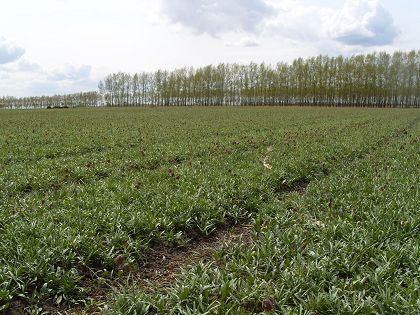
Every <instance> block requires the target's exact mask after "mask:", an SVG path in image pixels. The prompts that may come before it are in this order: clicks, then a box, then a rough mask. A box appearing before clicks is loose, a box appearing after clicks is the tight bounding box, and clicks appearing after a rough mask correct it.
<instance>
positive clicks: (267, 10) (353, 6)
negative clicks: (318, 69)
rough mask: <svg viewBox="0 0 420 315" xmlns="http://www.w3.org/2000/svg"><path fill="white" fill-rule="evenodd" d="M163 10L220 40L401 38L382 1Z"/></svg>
mask: <svg viewBox="0 0 420 315" xmlns="http://www.w3.org/2000/svg"><path fill="white" fill-rule="evenodd" d="M162 10H163V13H164V14H165V15H166V16H167V17H168V18H169V20H170V21H171V22H172V23H176V24H179V25H182V26H183V27H185V28H188V29H190V30H192V31H193V32H194V33H196V34H209V35H211V36H213V37H216V38H219V37H222V36H223V35H224V34H229V33H248V34H252V35H267V34H268V35H271V36H277V37H283V38H288V39H292V40H296V41H306V42H315V41H322V40H324V41H334V42H336V43H337V44H341V45H345V46H361V47H369V46H383V45H389V44H392V43H393V42H394V40H395V39H396V38H397V36H398V35H399V31H398V28H397V27H396V26H395V24H394V21H393V17H392V15H391V14H390V12H388V11H387V10H386V9H385V7H384V5H383V4H382V2H381V1H379V0H347V1H346V2H345V3H344V6H343V7H342V8H341V9H339V10H335V9H331V8H328V7H322V6H314V5H306V4H305V3H303V2H300V1H293V0H283V1H273V0H271V1H269V0H244V1H242V0H231V1H226V0H224V1H222V0H178V1H173V0H162ZM253 42H254V43H258V41H257V40H253ZM242 46H257V45H253V44H252V43H251V42H250V45H246V43H244V45H242Z"/></svg>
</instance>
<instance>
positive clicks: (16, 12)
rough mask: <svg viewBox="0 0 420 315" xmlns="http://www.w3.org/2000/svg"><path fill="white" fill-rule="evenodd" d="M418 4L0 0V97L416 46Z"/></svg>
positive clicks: (415, 0) (387, 0)
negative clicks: (185, 69)
mask: <svg viewBox="0 0 420 315" xmlns="http://www.w3.org/2000/svg"><path fill="white" fill-rule="evenodd" d="M418 30H420V1H419V0H399V1H395V0H383V1H381V0H341V1H340V0H336V1H332V0H320V1H315V0H306V1H304V0H300V1H299V0H119V1H114V0H90V1H87V0H39V1H33V0H2V2H1V9H0V96H1V95H15V96H26V95H42V94H55V93H71V92H76V91H80V90H84V91H86V90H93V89H96V86H97V83H98V81H99V80H100V79H101V78H102V77H103V76H104V75H105V74H107V73H109V72H115V71H128V72H137V71H153V70H157V69H173V68H176V67H182V66H202V65H206V64H210V63H218V62H239V63H248V62H250V61H255V62H262V61H265V62H268V63H275V62H277V61H291V60H293V59H294V58H296V57H306V56H312V55H318V54H329V55H337V54H344V55H351V54H357V53H365V52H371V51H381V50H386V51H390V52H392V51H394V50H411V49H420V35H419V34H420V33H419V31H418Z"/></svg>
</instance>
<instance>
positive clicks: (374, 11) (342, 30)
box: [328, 0, 399, 46]
mask: <svg viewBox="0 0 420 315" xmlns="http://www.w3.org/2000/svg"><path fill="white" fill-rule="evenodd" d="M328 27H329V32H330V35H331V37H332V38H333V39H335V40H337V41H339V42H341V43H343V44H346V45H360V46H381V45H388V44H392V43H393V42H394V40H395V38H396V37H397V36H398V34H399V31H398V29H397V27H396V26H395V24H394V20H393V18H392V16H391V14H390V13H389V12H388V11H387V10H386V9H385V8H384V6H383V5H382V3H381V2H380V1H376V0H373V1H363V0H352V1H347V2H346V4H345V5H344V7H343V9H342V10H340V11H339V12H337V13H336V14H335V15H334V16H333V17H332V19H331V21H329V22H328Z"/></svg>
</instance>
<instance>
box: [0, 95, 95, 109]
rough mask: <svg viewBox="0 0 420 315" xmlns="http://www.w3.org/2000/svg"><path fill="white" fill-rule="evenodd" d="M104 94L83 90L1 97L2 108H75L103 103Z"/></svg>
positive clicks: (0, 106) (0, 104)
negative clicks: (59, 93) (72, 92)
mask: <svg viewBox="0 0 420 315" xmlns="http://www.w3.org/2000/svg"><path fill="white" fill-rule="evenodd" d="M101 100H102V96H101V95H99V93H98V92H96V91H93V92H81V93H74V94H66V95H53V96H31V97H20V98H17V97H11V96H6V97H0V108H12V109H29V108H74V107H94V106H101V105H102V102H101Z"/></svg>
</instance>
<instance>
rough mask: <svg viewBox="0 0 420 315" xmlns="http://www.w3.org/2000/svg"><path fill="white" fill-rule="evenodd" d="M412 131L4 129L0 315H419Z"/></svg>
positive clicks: (45, 125)
mask: <svg viewBox="0 0 420 315" xmlns="http://www.w3.org/2000/svg"><path fill="white" fill-rule="evenodd" d="M419 117H420V112H419V111H418V110H395V109H385V110H381V109H333V108H321V109H320V108H276V107H264V108H219V107H216V108H150V109H138V108H136V109H130V108H125V109H79V110H43V111H1V112H0V125H1V131H2V132H1V134H0V145H1V146H0V194H1V195H0V209H1V210H0V234H1V238H0V271H1V273H0V310H1V309H2V310H3V311H6V310H7V312H9V313H12V314H13V313H18V312H23V313H25V312H32V313H41V312H42V311H49V312H51V313H54V312H59V311H60V312H68V313H83V312H87V313H89V312H98V311H101V312H104V313H111V314H115V313H124V314H143V313H159V314H168V313H174V314H204V313H206V314H228V313H230V314H248V313H259V312H278V313H288V312H290V313H300V312H302V313H305V312H307V313H311V312H312V313H319V314H324V313H331V314H336V313H389V314H395V313H407V314H410V313H413V314H414V313H416V311H417V310H418V309H419V307H420V304H419V303H420V302H419V300H420V299H419V280H418V279H419V268H418V261H419V260H420V253H419V251H420V244H419V232H420V218H419V211H418V210H419V206H420V205H419V200H420V192H419V185H418V181H419V178H420V173H419V169H420V167H419V166H420V165H419V164H420V163H419V162H420V157H419V149H420V145H419V135H420V131H419ZM182 268H184V270H185V272H184V273H183V274H182V275H178V274H179V270H180V269H182ZM111 288H113V289H111ZM112 292H114V293H113V294H111V293H112ZM0 312H1V311H0Z"/></svg>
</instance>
